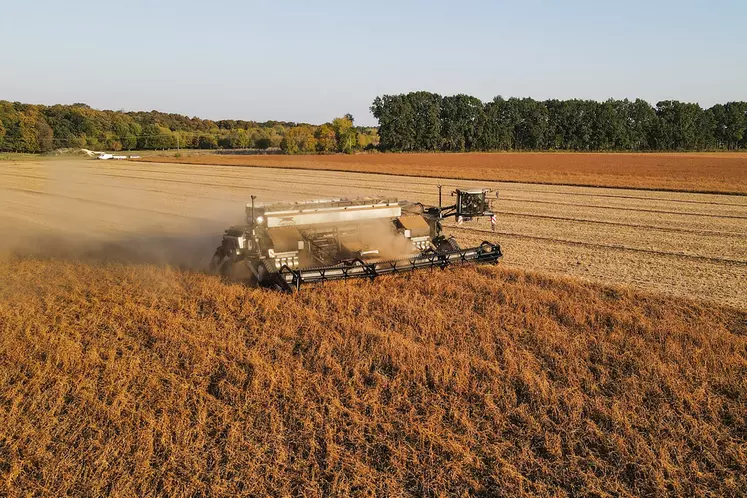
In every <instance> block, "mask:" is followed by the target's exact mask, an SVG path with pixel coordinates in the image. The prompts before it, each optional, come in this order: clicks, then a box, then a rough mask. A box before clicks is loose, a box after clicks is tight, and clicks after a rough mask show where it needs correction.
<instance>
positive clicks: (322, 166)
mask: <svg viewBox="0 0 747 498" xmlns="http://www.w3.org/2000/svg"><path fill="white" fill-rule="evenodd" d="M187 154H188V155H187V156H186V157H179V158H174V157H168V156H150V157H144V158H143V159H142V160H143V161H156V162H175V163H188V164H221V165H230V166H261V167H267V168H301V169H312V170H328V171H356V172H363V173H379V174H393V175H410V176H417V177H435V178H438V177H441V178H452V179H467V180H490V181H503V182H520V183H544V184H554V185H581V186H590V187H627V188H636V189H647V190H674V191H684V192H702V193H736V194H747V153H744V152H736V153H687V154H682V153H679V154H678V153H635V154H626V153H613V154H607V153H571V152H559V153H553V152H537V153H532V152H518V153H517V152H498V153H464V154H438V153H425V154H359V155H352V156H351V155H339V154H338V155H312V156H285V155H249V156H236V155H215V154H212V155H206V154H194V153H187Z"/></svg>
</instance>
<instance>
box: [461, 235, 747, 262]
mask: <svg viewBox="0 0 747 498" xmlns="http://www.w3.org/2000/svg"><path fill="white" fill-rule="evenodd" d="M449 228H453V229H456V230H460V231H466V232H477V233H488V234H498V235H504V236H507V237H515V238H520V239H528V240H541V241H549V242H555V243H558V244H565V245H573V246H579V247H588V248H593V249H605V250H609V249H612V250H617V251H630V252H638V253H645V254H654V255H657V256H669V257H676V258H686V259H690V260H695V261H708V262H710V263H721V264H724V263H726V264H733V265H738V266H747V261H743V260H740V259H730V258H718V257H713V256H702V255H700V254H689V253H678V252H669V251H657V250H656V249H643V248H640V247H630V246H622V245H613V244H600V243H597V242H583V241H580V240H568V239H558V238H556V237H545V236H542V235H527V234H523V233H515V232H506V231H501V230H496V231H492V230H486V229H484V228H471V227H459V226H453V227H452V226H450V227H449Z"/></svg>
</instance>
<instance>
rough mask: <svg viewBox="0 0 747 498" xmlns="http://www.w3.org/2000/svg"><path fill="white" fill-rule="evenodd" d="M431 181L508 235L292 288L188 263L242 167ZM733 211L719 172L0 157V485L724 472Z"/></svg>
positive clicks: (602, 477) (385, 490) (94, 486)
mask: <svg viewBox="0 0 747 498" xmlns="http://www.w3.org/2000/svg"><path fill="white" fill-rule="evenodd" d="M438 183H443V184H445V185H448V186H449V187H453V186H457V185H466V186H472V185H485V186H489V187H493V188H497V189H498V190H499V191H500V199H499V200H498V201H497V202H496V204H495V205H496V208H497V212H498V231H497V232H496V233H495V234H493V233H492V232H490V230H489V227H488V226H487V224H486V223H484V222H480V223H477V224H474V225H469V226H465V227H462V228H458V227H454V226H451V227H450V229H451V230H453V233H455V234H456V235H457V236H458V238H459V239H460V241H461V242H462V243H463V244H469V243H475V242H478V241H480V240H482V239H491V240H492V239H496V240H498V241H499V242H500V243H501V244H502V246H503V249H504V252H505V254H506V257H505V261H504V262H503V263H501V264H500V265H498V266H481V267H467V268H459V269H447V270H445V271H441V270H436V271H424V272H419V273H414V274H410V275H406V276H398V277H386V278H381V279H378V280H377V281H376V282H373V283H370V282H364V281H358V282H337V283H331V284H327V285H323V286H317V287H311V288H309V289H307V290H305V291H303V292H301V293H299V294H296V295H292V296H287V295H281V294H278V293H274V292H269V291H264V290H258V289H250V288H246V287H243V286H241V285H235V284H230V283H227V282H224V281H222V280H220V279H219V278H217V277H213V276H208V275H205V274H204V273H202V272H200V271H195V270H200V269H202V268H204V266H205V265H206V264H207V262H208V260H209V258H210V256H211V254H212V250H213V249H214V247H215V246H216V245H217V243H218V241H219V238H220V235H221V233H222V230H223V229H224V228H226V227H227V226H228V225H230V224H234V223H240V222H241V220H242V217H243V205H244V202H245V201H246V199H247V198H248V197H249V195H250V194H251V193H254V194H257V195H259V196H260V200H267V201H272V200H280V199H308V198H318V197H329V196H335V195H338V196H339V195H347V196H354V195H373V194H382V195H393V196H397V197H399V198H409V199H411V200H418V201H423V202H426V203H433V202H435V201H436V189H435V185H436V184H438ZM746 229H747V197H746V196H738V195H717V194H695V193H682V192H661V191H649V190H630V189H610V188H589V187H570V186H558V185H532V184H521V183H500V182H489V181H481V182H477V181H463V182H454V181H453V180H444V179H439V178H412V177H398V176H392V175H377V174H362V173H351V172H331V171H306V170H285V169H272V168H236V167H231V166H199V165H182V164H158V163H131V162H104V161H92V160H80V159H75V160H71V159H64V160H52V161H20V162H13V161H8V162H3V163H0V230H2V233H3V237H2V238H0V253H2V254H0V420H3V422H4V423H3V424H0V495H10V496H20V495H34V494H35V495H49V496H62V495H73V496H92V495H105V494H115V495H136V496H151V495H165V496H196V495H198V496H207V495H223V496H258V495H259V496H345V495H363V496H529V495H540V496H564V495H566V496H577V495H595V496H605V495H613V496H641V495H650V496H651V495H657V496H658V495H666V494H670V495H681V496H687V495H690V496H692V495H709V494H710V495H714V496H723V495H732V496H736V495H740V494H743V493H744V490H745V489H747V479H746V478H745V476H746V475H747V440H746V439H745V438H746V436H745V427H747V412H746V411H745V410H744V407H745V405H746V404H747V335H746V330H747V292H746V290H745V284H744V282H745V280H746V277H747V274H746V272H747V246H746V240H745V233H747V230H746ZM538 271H539V272H541V273H538ZM551 273H554V274H555V276H548V274H551ZM559 275H570V276H574V277H581V278H582V279H581V280H580V279H578V278H573V279H571V278H568V277H564V276H559Z"/></svg>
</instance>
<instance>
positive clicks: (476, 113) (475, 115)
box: [440, 94, 483, 152]
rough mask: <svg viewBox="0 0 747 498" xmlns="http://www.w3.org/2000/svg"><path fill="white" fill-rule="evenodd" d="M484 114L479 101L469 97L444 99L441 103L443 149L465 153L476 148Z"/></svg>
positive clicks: (461, 96) (458, 96)
mask: <svg viewBox="0 0 747 498" xmlns="http://www.w3.org/2000/svg"><path fill="white" fill-rule="evenodd" d="M482 114H483V105H482V102H480V100H479V99H477V98H475V97H470V96H469V95H464V94H460V95H455V96H452V97H444V98H443V99H442V101H441V125H440V128H441V148H442V149H443V150H447V151H458V152H463V151H465V150H473V148H476V142H477V137H478V135H479V129H478V128H477V127H478V126H479V125H480V124H481V123H482V121H481V118H482Z"/></svg>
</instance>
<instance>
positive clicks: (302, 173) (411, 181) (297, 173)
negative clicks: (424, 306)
mask: <svg viewBox="0 0 747 498" xmlns="http://www.w3.org/2000/svg"><path fill="white" fill-rule="evenodd" d="M163 164H166V165H168V166H173V167H174V169H173V170H172V171H169V173H173V174H177V175H189V176H207V177H211V178H215V177H218V178H229V179H243V180H245V179H247V176H245V175H234V174H227V175H223V174H215V173H199V172H194V171H190V170H189V169H188V168H184V167H180V166H183V165H181V164H179V163H163ZM188 166H200V165H188ZM214 167H218V168H232V167H233V166H230V165H215V166H214ZM252 168H253V169H256V170H262V171H263V173H264V172H266V174H267V175H270V176H272V174H273V173H271V172H270V171H268V170H273V169H277V168H267V167H261V166H258V167H252ZM133 170H136V171H141V172H143V171H144V172H148V171H153V170H152V169H147V168H120V169H118V171H133ZM180 170H181V171H180ZM327 173H331V172H327ZM335 173H339V172H336V171H335ZM346 173H349V174H351V175H364V176H369V177H370V176H373V175H377V174H379V173H367V172H355V171H351V172H346ZM293 176H294V177H296V178H298V177H303V178H315V179H317V178H319V175H318V174H315V173H314V171H313V170H308V169H296V170H293ZM403 178H406V179H407V184H408V185H422V186H429V187H431V186H433V184H434V182H436V183H437V182H438V181H439V180H445V179H446V178H436V177H432V178H431V177H429V178H428V179H420V181H416V180H418V179H419V178H418V177H407V176H405V177H403ZM448 180H450V181H452V180H454V179H448ZM380 181H381V182H382V183H387V181H386V180H384V179H382V180H380ZM463 181H464V182H472V183H474V182H479V180H467V179H465V180H463ZM484 183H490V184H500V183H503V182H501V181H496V180H486V181H485V182H484ZM514 183H515V182H511V183H509V184H510V185H513V184H514ZM321 184H322V185H329V183H321ZM526 185H536V184H533V183H527V184H526ZM543 185H544V184H543ZM546 185H547V186H548V189H532V188H525V189H516V188H511V187H501V188H500V191H504V192H519V193H523V192H530V193H537V194H555V195H572V196H584V197H605V198H613V199H636V200H644V201H649V202H650V201H657V202H675V203H685V204H703V205H713V206H730V207H744V208H747V204H745V203H742V204H739V203H730V202H716V201H698V200H687V199H673V198H667V197H651V196H636V195H625V194H608V193H586V192H577V191H576V192H574V191H567V190H557V189H558V188H563V187H569V188H572V189H581V188H585V189H594V188H599V187H575V186H565V185H559V184H546ZM444 186H447V185H444ZM551 189H552V190H551ZM621 190H625V189H621ZM408 192H413V193H419V191H416V190H412V191H408ZM651 192H652V193H661V194H665V195H666V194H688V192H672V191H666V190H662V191H658V190H654V191H651ZM692 195H718V194H697V193H694V194H692Z"/></svg>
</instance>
